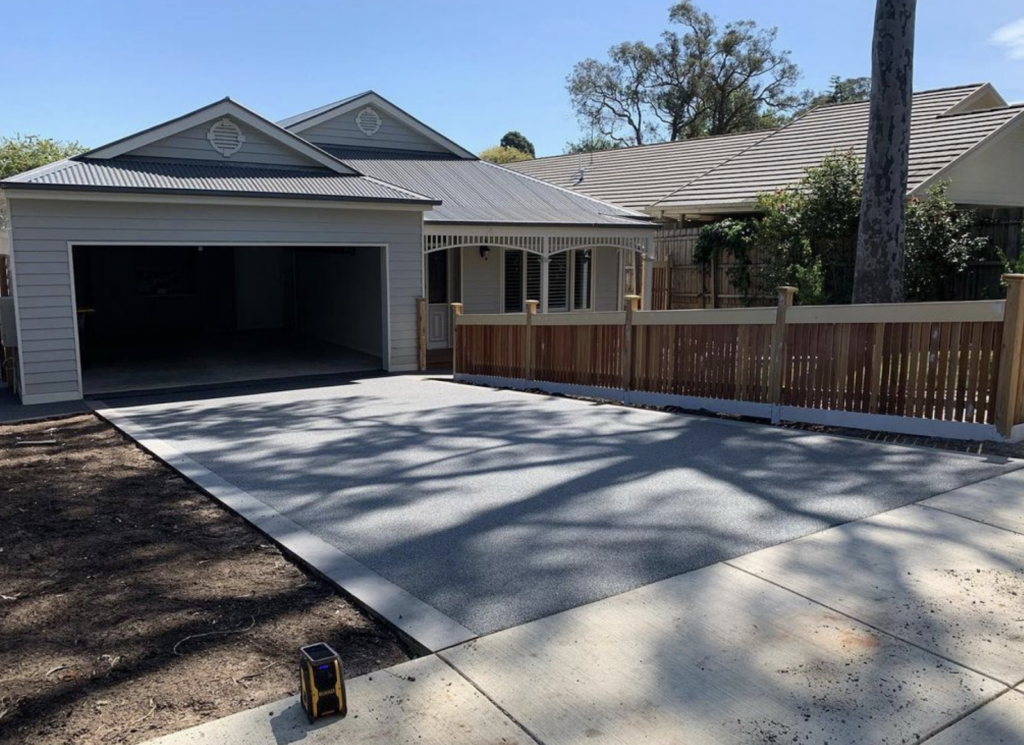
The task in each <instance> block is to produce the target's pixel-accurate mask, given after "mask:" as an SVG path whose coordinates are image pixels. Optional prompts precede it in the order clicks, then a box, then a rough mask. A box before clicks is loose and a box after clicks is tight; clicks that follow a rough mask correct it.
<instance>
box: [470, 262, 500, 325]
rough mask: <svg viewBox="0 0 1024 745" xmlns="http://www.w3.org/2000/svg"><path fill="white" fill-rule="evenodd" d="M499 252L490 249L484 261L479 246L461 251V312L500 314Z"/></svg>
mask: <svg viewBox="0 0 1024 745" xmlns="http://www.w3.org/2000/svg"><path fill="white" fill-rule="evenodd" d="M501 261H502V257H501V250H500V249H496V248H492V249H491V252H490V254H489V255H488V257H487V258H486V259H482V258H480V247H479V246H466V247H465V248H463V249H462V312H463V313H500V312H501Z"/></svg>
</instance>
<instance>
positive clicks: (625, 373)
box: [622, 295, 640, 400]
mask: <svg viewBox="0 0 1024 745" xmlns="http://www.w3.org/2000/svg"><path fill="white" fill-rule="evenodd" d="M639 303H640V296H639V295H626V322H625V324H624V325H623V327H622V398H623V400H625V399H626V393H627V392H628V391H629V389H630V388H632V387H633V314H634V313H636V310H637V306H638V305H639Z"/></svg>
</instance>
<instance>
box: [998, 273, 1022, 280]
mask: <svg viewBox="0 0 1024 745" xmlns="http://www.w3.org/2000/svg"><path fill="white" fill-rule="evenodd" d="M1001 279H1002V280H1003V281H1004V282H1022V281H1024V274H1016V273H1008V274H1004V275H1003V276H1002V277H1001Z"/></svg>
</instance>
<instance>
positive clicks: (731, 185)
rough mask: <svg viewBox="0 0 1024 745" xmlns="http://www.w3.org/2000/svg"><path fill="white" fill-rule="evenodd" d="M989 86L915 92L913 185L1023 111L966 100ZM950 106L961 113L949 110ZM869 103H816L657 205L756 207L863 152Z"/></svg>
mask: <svg viewBox="0 0 1024 745" xmlns="http://www.w3.org/2000/svg"><path fill="white" fill-rule="evenodd" d="M983 88H984V86H982V85H970V86H960V87H957V88H945V89H942V90H935V91H924V92H921V93H916V94H914V99H913V109H912V116H911V135H910V164H909V182H908V190H909V191H913V190H914V189H916V188H918V187H919V186H921V185H923V184H924V182H925V181H927V180H928V179H929V178H931V177H932V176H934V175H935V174H936V173H937V172H938V171H939V170H941V169H942V168H944V167H946V166H948V165H949V164H950V163H952V162H953V161H955V160H956V159H957V158H959V157H960V156H962V155H964V154H965V153H966V152H967V151H968V150H970V149H971V148H972V147H974V146H975V145H977V144H978V143H980V142H981V141H982V140H984V139H985V138H986V137H988V136H989V135H990V134H992V133H994V132H995V131H996V130H998V129H999V128H1000V127H1002V126H1003V125H1005V124H1007V123H1008V122H1009V121H1011V120H1012V119H1014V118H1015V117H1016V116H1018V115H1019V114H1020V113H1021V111H1022V109H1021V107H1020V106H1004V107H1001V108H995V109H986V110H981V111H976V110H971V109H970V108H969V107H964V106H961V104H963V103H964V102H965V100H966V99H967V98H969V97H971V96H973V95H974V94H976V93H978V92H979V91H981V90H983ZM950 110H954V111H959V112H960V113H947V112H949V111H950ZM868 111H869V103H868V102H867V101H864V102H857V103H847V104H836V105H833V106H823V107H820V108H816V109H813V110H812V111H810V112H808V113H807V114H805V115H804V116H802V117H800V118H798V119H796V120H794V121H793V122H791V123H790V124H787V125H786V126H785V127H783V128H781V129H779V130H777V131H775V132H774V133H772V134H771V135H770V136H769V137H766V138H764V139H763V140H761V141H759V142H758V143H756V144H755V145H754V146H753V147H750V148H748V149H746V150H744V151H742V152H741V153H739V154H737V155H736V156H734V157H733V158H731V159H729V160H728V161H726V162H725V163H722V164H721V165H719V166H717V167H716V168H714V169H712V170H711V171H709V172H707V173H705V174H703V175H702V176H699V177H697V178H696V179H694V180H693V181H691V182H690V183H688V184H686V185H685V186H682V187H681V188H680V189H678V190H677V191H675V192H674V193H672V194H670V195H669V196H667V197H665V198H663V199H661V200H659V201H657V202H655V203H654V204H653V205H652V207H651V209H652V210H660V209H665V210H677V209H678V210H680V211H683V212H685V211H687V210H689V211H694V212H696V211H712V210H715V209H738V210H742V209H749V208H750V207H751V206H753V204H754V203H755V201H756V200H757V196H758V194H762V193H765V192H771V191H776V190H778V189H783V188H785V187H787V186H790V185H792V184H794V183H797V182H798V181H800V179H801V178H803V176H804V173H805V172H806V169H807V168H810V167H812V166H816V165H818V164H820V163H821V161H822V159H823V158H824V157H825V156H826V155H829V154H830V153H833V152H835V151H837V150H840V151H846V150H851V151H853V152H854V153H855V154H856V155H858V156H859V157H861V158H863V157H864V152H865V150H866V145H867V134H868Z"/></svg>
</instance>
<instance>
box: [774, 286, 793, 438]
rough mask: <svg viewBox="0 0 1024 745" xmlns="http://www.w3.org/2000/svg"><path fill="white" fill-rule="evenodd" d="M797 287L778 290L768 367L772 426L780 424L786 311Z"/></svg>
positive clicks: (791, 302) (791, 303) (784, 359)
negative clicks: (779, 411)
mask: <svg viewBox="0 0 1024 745" xmlns="http://www.w3.org/2000/svg"><path fill="white" fill-rule="evenodd" d="M794 293H796V288H795V287H779V288H778V305H777V306H776V309H775V326H774V327H772V348H771V360H770V362H769V366H768V403H770V404H771V405H772V424H778V413H777V412H778V407H779V405H780V404H781V403H782V375H783V373H784V371H785V361H786V311H787V310H788V309H789V307H790V306H791V305H793V295H794Z"/></svg>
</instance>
